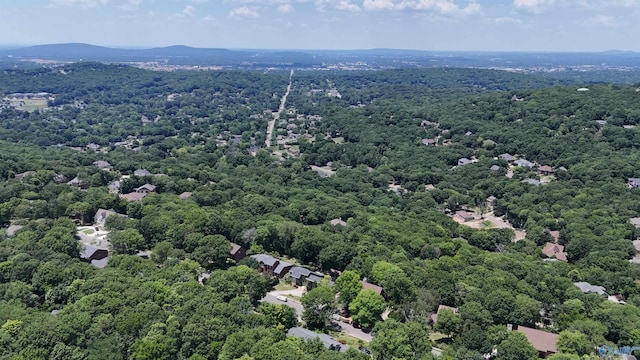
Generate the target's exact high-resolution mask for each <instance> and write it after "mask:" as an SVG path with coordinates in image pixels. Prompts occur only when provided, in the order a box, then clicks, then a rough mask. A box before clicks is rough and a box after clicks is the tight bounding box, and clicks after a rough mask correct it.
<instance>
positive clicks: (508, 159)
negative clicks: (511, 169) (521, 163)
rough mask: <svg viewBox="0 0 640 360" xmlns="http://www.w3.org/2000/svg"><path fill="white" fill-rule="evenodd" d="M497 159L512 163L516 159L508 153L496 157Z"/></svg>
mask: <svg viewBox="0 0 640 360" xmlns="http://www.w3.org/2000/svg"><path fill="white" fill-rule="evenodd" d="M498 159H500V160H504V161H506V162H514V161H516V157H515V156H513V155H511V154H509V153H504V154H500V155H498Z"/></svg>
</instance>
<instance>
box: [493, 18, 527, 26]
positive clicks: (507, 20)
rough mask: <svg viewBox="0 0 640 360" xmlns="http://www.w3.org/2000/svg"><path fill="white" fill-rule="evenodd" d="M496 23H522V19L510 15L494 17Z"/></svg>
mask: <svg viewBox="0 0 640 360" xmlns="http://www.w3.org/2000/svg"><path fill="white" fill-rule="evenodd" d="M493 21H494V22H495V23H496V24H522V20H520V19H518V18H513V17H510V16H502V17H497V18H495V19H493Z"/></svg>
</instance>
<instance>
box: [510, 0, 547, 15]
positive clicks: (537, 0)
mask: <svg viewBox="0 0 640 360" xmlns="http://www.w3.org/2000/svg"><path fill="white" fill-rule="evenodd" d="M554 5H555V0H513V6H514V7H515V8H516V9H518V10H522V11H527V12H530V13H534V14H539V13H541V12H544V11H546V10H548V9H549V8H551V7H552V6H554Z"/></svg>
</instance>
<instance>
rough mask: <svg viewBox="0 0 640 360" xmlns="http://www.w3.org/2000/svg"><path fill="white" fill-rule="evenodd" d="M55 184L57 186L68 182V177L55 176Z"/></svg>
mask: <svg viewBox="0 0 640 360" xmlns="http://www.w3.org/2000/svg"><path fill="white" fill-rule="evenodd" d="M53 182H54V183H56V184H62V183H66V182H67V177H66V176H64V175H62V174H55V175H53Z"/></svg>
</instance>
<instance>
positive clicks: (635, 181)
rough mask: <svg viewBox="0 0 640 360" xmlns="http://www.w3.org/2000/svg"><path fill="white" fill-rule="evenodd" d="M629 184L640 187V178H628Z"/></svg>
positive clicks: (632, 186)
mask: <svg viewBox="0 0 640 360" xmlns="http://www.w3.org/2000/svg"><path fill="white" fill-rule="evenodd" d="M627 185H628V186H629V187H630V188H640V178H628V179H627Z"/></svg>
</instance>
